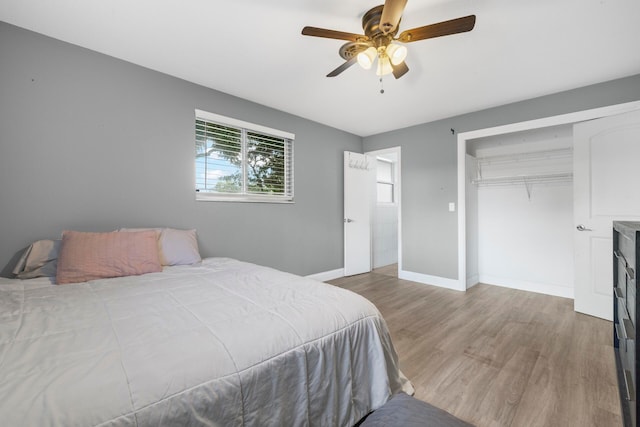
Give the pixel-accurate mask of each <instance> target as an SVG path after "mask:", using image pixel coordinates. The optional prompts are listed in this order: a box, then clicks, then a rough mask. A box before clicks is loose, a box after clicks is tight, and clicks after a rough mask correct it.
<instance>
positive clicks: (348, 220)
mask: <svg viewBox="0 0 640 427" xmlns="http://www.w3.org/2000/svg"><path fill="white" fill-rule="evenodd" d="M344 222H353V220H352V219H351V218H345V219H344Z"/></svg>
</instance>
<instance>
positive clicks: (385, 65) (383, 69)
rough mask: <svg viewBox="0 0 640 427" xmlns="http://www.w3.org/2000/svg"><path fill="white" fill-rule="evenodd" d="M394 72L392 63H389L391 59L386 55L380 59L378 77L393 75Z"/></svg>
mask: <svg viewBox="0 0 640 427" xmlns="http://www.w3.org/2000/svg"><path fill="white" fill-rule="evenodd" d="M392 72H393V67H392V66H391V62H389V57H388V56H386V55H384V56H382V57H381V58H380V59H378V69H377V70H376V75H377V76H386V75H387V74H391V73H392Z"/></svg>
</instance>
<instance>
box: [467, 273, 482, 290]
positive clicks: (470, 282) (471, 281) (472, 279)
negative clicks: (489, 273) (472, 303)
mask: <svg viewBox="0 0 640 427" xmlns="http://www.w3.org/2000/svg"><path fill="white" fill-rule="evenodd" d="M478 283H480V276H478V275H477V274H474V275H473V276H467V289H469V288H471V287H474V286H475V285H477V284H478Z"/></svg>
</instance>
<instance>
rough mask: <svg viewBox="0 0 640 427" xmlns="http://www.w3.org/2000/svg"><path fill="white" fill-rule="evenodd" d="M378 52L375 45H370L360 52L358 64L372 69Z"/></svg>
mask: <svg viewBox="0 0 640 427" xmlns="http://www.w3.org/2000/svg"><path fill="white" fill-rule="evenodd" d="M377 54H378V52H377V51H376V48H375V47H373V46H371V47H369V48H368V49H366V50H363V51H362V52H360V53H359V54H358V64H360V66H361V67H362V68H364V69H365V70H369V69H371V67H372V66H373V63H374V61H375V60H376V56H377Z"/></svg>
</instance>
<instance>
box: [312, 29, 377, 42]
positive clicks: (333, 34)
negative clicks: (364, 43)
mask: <svg viewBox="0 0 640 427" xmlns="http://www.w3.org/2000/svg"><path fill="white" fill-rule="evenodd" d="M302 35H304V36H313V37H324V38H327V39H338V40H349V41H352V42H357V41H361V40H366V39H368V37H367V36H365V35H363V34H354V33H345V32H343V31H335V30H327V29H325V28H316V27H304V28H303V29H302Z"/></svg>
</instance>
